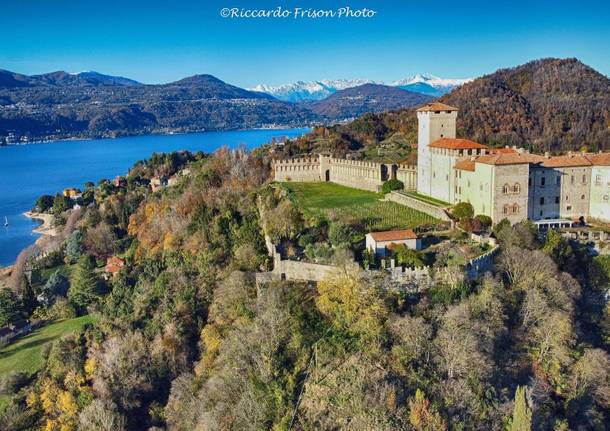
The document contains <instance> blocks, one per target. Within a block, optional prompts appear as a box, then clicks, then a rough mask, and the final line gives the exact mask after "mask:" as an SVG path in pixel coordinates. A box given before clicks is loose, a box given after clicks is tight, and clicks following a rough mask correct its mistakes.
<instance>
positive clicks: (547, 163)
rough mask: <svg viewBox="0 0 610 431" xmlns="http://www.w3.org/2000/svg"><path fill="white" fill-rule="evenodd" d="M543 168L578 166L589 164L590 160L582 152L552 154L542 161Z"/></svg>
mask: <svg viewBox="0 0 610 431" xmlns="http://www.w3.org/2000/svg"><path fill="white" fill-rule="evenodd" d="M541 164H542V166H544V167H545V168H569V167H578V166H591V165H592V164H593V163H591V160H589V158H588V157H587V156H586V155H584V154H566V155H564V156H554V157H549V158H545V159H544V160H543V161H542V163H541Z"/></svg>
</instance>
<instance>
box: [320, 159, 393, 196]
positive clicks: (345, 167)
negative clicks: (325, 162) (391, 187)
mask: <svg viewBox="0 0 610 431" xmlns="http://www.w3.org/2000/svg"><path fill="white" fill-rule="evenodd" d="M329 166H330V178H329V179H330V181H332V182H333V183H337V184H341V185H344V186H348V187H354V188H357V189H363V190H370V191H373V192H378V191H380V190H381V186H382V185H383V182H384V180H383V171H382V165H381V164H380V163H375V162H365V161H361V160H348V159H336V158H331V159H330V160H329ZM386 169H387V168H386Z"/></svg>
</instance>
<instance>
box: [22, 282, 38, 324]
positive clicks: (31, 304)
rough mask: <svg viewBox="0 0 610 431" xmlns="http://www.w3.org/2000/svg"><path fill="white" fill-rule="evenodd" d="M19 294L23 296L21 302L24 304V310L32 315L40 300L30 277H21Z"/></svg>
mask: <svg viewBox="0 0 610 431" xmlns="http://www.w3.org/2000/svg"><path fill="white" fill-rule="evenodd" d="M19 295H20V296H21V303H22V305H23V311H24V312H25V313H26V314H27V315H30V314H32V312H33V311H34V310H35V309H36V307H38V300H37V299H36V294H35V293H34V289H32V285H31V284H30V282H29V281H28V279H27V278H26V277H25V276H23V277H22V279H21V286H20V287H19Z"/></svg>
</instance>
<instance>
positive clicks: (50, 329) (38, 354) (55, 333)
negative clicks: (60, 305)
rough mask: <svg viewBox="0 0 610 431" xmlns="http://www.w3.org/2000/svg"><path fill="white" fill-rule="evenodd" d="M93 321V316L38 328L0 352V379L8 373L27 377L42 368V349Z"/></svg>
mask: <svg viewBox="0 0 610 431" xmlns="http://www.w3.org/2000/svg"><path fill="white" fill-rule="evenodd" d="M94 320H95V318H94V317H93V316H82V317H77V318H75V319H68V320H59V321H57V322H54V323H51V324H50V325H46V326H43V327H42V328H38V329H36V330H35V331H32V332H31V333H30V334H28V335H27V336H25V337H23V338H20V339H18V340H17V341H15V342H14V343H12V344H9V345H8V346H6V347H4V348H3V349H2V350H0V377H1V376H3V375H5V374H6V373H8V372H10V371H22V372H26V373H28V374H29V375H32V374H34V373H36V372H37V371H38V370H39V369H40V367H41V366H42V348H43V346H44V345H45V344H47V343H50V342H52V341H54V340H57V339H58V338H61V337H62V336H64V335H67V334H69V333H72V332H76V331H78V330H80V329H81V328H82V327H83V326H84V325H85V324H87V323H91V322H93V321H94Z"/></svg>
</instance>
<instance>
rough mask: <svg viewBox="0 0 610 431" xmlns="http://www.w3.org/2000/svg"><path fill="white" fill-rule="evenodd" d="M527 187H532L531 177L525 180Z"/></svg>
mask: <svg viewBox="0 0 610 431" xmlns="http://www.w3.org/2000/svg"><path fill="white" fill-rule="evenodd" d="M527 185H528V186H529V187H531V186H532V177H529V178H528V179H527Z"/></svg>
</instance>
